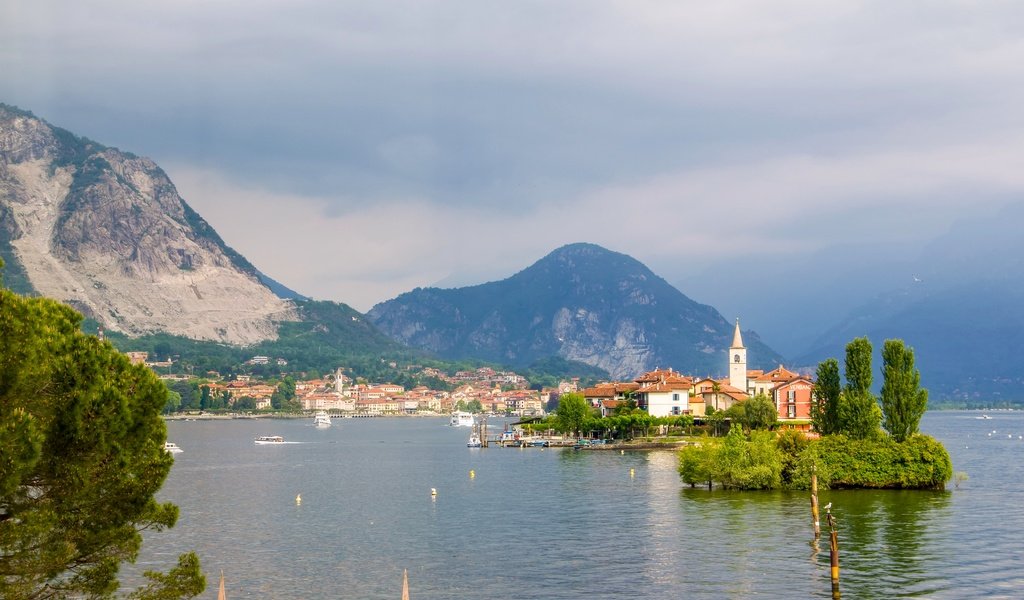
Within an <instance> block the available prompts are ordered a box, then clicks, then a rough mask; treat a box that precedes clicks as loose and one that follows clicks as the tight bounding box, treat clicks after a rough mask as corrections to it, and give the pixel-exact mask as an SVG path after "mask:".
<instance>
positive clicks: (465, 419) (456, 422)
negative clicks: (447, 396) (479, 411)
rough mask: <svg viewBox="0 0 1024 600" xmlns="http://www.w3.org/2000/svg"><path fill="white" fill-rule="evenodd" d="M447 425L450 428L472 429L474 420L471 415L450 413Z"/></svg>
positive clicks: (458, 412)
mask: <svg viewBox="0 0 1024 600" xmlns="http://www.w3.org/2000/svg"><path fill="white" fill-rule="evenodd" d="M448 424H449V425H451V426H452V427H472V426H473V425H475V424H476V419H474V418H473V413H468V412H462V411H461V410H457V411H455V412H453V413H452V418H451V419H450V420H449V421H448Z"/></svg>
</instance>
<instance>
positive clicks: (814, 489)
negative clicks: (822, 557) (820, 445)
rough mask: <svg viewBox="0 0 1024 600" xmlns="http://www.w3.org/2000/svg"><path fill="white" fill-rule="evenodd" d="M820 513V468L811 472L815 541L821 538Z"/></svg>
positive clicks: (812, 518) (814, 468)
mask: <svg viewBox="0 0 1024 600" xmlns="http://www.w3.org/2000/svg"><path fill="white" fill-rule="evenodd" d="M818 515H819V513H818V467H813V470H812V471H811V520H812V522H813V523H814V539H818V538H820V537H821V519H820V518H819V516H818Z"/></svg>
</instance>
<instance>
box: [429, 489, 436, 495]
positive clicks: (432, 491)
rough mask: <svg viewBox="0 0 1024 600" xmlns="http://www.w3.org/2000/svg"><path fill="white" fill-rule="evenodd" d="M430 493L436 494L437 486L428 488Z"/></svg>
mask: <svg viewBox="0 0 1024 600" xmlns="http://www.w3.org/2000/svg"><path fill="white" fill-rule="evenodd" d="M430 495H431V496H436V495H437V488H430Z"/></svg>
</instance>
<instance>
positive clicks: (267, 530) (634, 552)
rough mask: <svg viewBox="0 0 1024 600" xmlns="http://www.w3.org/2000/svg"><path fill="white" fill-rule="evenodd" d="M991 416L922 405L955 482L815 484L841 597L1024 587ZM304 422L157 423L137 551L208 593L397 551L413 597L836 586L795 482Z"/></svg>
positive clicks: (382, 584) (318, 593) (290, 580)
mask: <svg viewBox="0 0 1024 600" xmlns="http://www.w3.org/2000/svg"><path fill="white" fill-rule="evenodd" d="M989 414H990V415H992V417H993V418H992V419H989V420H982V419H979V418H977V417H979V416H980V415H981V413H980V412H930V413H928V414H926V415H925V418H924V419H923V421H922V424H921V429H922V431H923V432H925V433H928V434H930V435H933V436H935V437H936V438H938V439H939V440H941V441H942V442H943V443H944V444H945V445H946V447H947V449H948V450H949V452H950V454H951V456H952V458H953V467H954V470H955V471H963V472H966V473H967V475H968V476H969V479H968V480H967V481H965V482H963V483H961V484H960V486H959V488H958V489H953V486H952V484H950V486H949V488H950V489H949V490H947V491H945V492H916V491H914V492H911V491H861V490H858V491H822V493H821V494H820V500H821V504H822V505H825V504H826V503H829V502H831V503H832V506H833V514H834V515H835V516H836V517H837V519H838V523H839V546H840V561H841V592H842V594H843V597H845V598H894V597H927V598H965V597H982V596H984V597H991V598H999V597H1005V598H1013V597H1021V596H1022V595H1024V570H1022V568H1021V567H1022V565H1024V542H1022V541H1021V539H1020V538H1021V536H1022V531H1024V507H1022V506H1021V505H1022V500H1024V469H1022V467H1021V464H1022V460H1021V459H1022V457H1024V438H1022V437H1019V436H1024V413H1020V412H1000V411H995V412H991V413H989ZM496 423H497V424H498V425H500V424H501V420H500V419H491V424H492V425H494V424H496ZM311 424H312V421H311V420H269V419H261V420H231V421H188V422H186V421H172V422H170V423H168V439H169V440H170V441H173V442H175V443H177V444H178V445H179V446H181V447H182V448H183V449H184V453H182V454H178V455H176V458H175V465H174V467H173V469H172V470H171V473H170V476H169V477H168V479H167V482H166V483H165V485H164V488H163V490H162V491H161V493H160V494H159V498H160V499H161V500H162V501H171V502H174V503H175V504H177V505H178V506H179V507H180V508H181V518H180V519H179V521H178V525H177V526H176V527H175V528H173V529H171V530H168V531H165V532H161V533H156V532H152V533H147V534H146V541H145V543H144V545H143V552H142V556H141V557H140V562H139V565H140V568H143V569H153V568H155V569H160V570H166V569H168V568H170V566H172V565H173V564H174V561H175V560H176V557H177V555H178V554H180V553H182V552H187V551H189V550H194V551H196V552H197V553H198V554H199V556H200V559H201V561H202V565H203V568H204V571H205V572H206V573H207V577H208V585H207V592H206V593H205V594H204V597H208V598H214V597H216V587H217V582H218V577H219V573H220V571H221V570H222V569H223V571H224V573H225V579H226V582H227V588H228V597H229V598H232V599H237V598H282V599H288V598H351V599H372V598H381V599H384V598H388V599H394V598H398V597H399V596H400V593H401V582H402V570H403V569H408V571H409V585H410V589H411V597H412V598H413V599H414V600H425V599H460V598H504V597H515V598H523V599H539V598H545V599H559V598H588V599H595V598H625V597H629V598H666V597H673V598H682V597H685V598H739V597H748V596H761V597H766V598H774V597H788V598H830V597H831V585H830V581H829V553H828V537H827V528H826V527H825V526H824V514H823V515H822V522H823V533H824V535H823V537H822V541H821V542H820V543H819V545H818V547H817V548H816V547H815V546H814V544H812V538H813V533H812V530H811V524H810V503H809V497H808V494H807V493H797V492H792V493H791V492H727V491H722V490H714V491H710V492H709V491H708V490H706V489H690V488H689V487H688V486H685V485H684V484H683V483H682V482H681V481H680V479H679V476H678V474H677V472H676V455H675V453H673V452H666V451H654V452H639V451H638V452H626V453H625V454H620V453H619V452H607V451H573V450H571V449H546V450H540V449H525V450H520V449H511V448H493V447H492V448H487V449H470V448H466V446H465V444H466V439H467V438H468V435H469V429H468V428H452V427H448V426H447V419H446V418H444V419H442V418H436V419H435V418H377V419H335V421H334V426H333V427H331V428H328V429H317V428H314V427H312V426H311ZM257 435H281V436H284V438H285V439H286V440H288V441H290V442H299V443H294V444H291V443H290V444H285V445H280V446H257V445H255V444H253V439H254V438H255V437H256V436H257ZM1008 436H1010V437H1008ZM470 470H473V471H474V472H475V477H473V478H471V477H470V475H469V472H470ZM431 488H436V489H437V496H436V497H432V496H431V493H430V491H431ZM299 494H301V496H302V502H301V504H300V505H297V504H296V502H295V500H296V496H297V495H299ZM132 571H133V572H134V569H133V570H132ZM125 583H126V584H133V583H137V581H136V579H135V577H133V576H132V575H131V574H130V573H126V577H125Z"/></svg>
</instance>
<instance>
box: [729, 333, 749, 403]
mask: <svg viewBox="0 0 1024 600" xmlns="http://www.w3.org/2000/svg"><path fill="white" fill-rule="evenodd" d="M729 385H731V386H732V387H734V388H736V389H738V390H741V391H742V392H743V393H744V394H745V393H747V349H746V348H744V347H743V336H742V335H740V319H739V317H737V318H736V332H735V333H733V334H732V346H730V347H729Z"/></svg>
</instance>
